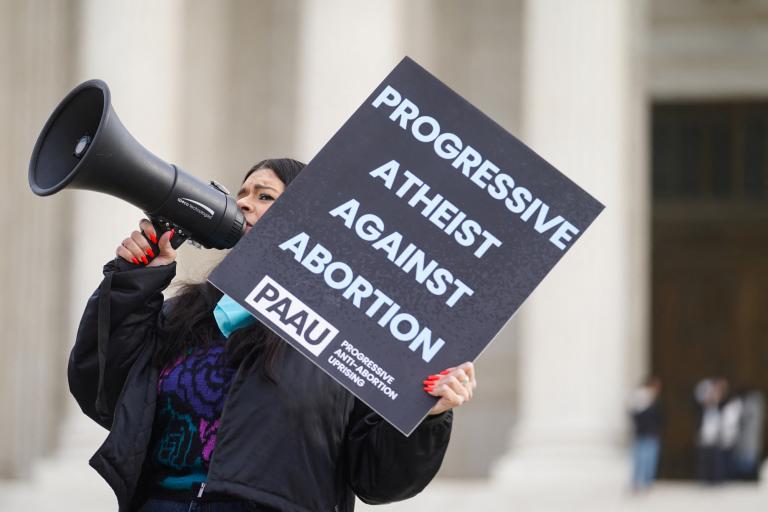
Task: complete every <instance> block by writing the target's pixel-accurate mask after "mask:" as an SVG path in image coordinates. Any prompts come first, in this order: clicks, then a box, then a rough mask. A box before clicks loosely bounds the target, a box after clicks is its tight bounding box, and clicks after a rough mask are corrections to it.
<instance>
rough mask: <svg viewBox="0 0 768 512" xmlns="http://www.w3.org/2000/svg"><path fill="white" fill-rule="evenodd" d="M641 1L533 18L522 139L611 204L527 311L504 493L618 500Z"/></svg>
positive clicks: (639, 102) (640, 210) (638, 307)
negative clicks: (516, 413)
mask: <svg viewBox="0 0 768 512" xmlns="http://www.w3.org/2000/svg"><path fill="white" fill-rule="evenodd" d="M642 4H643V2H637V1H635V0H590V1H588V2H572V1H569V0H536V1H529V2H527V4H526V6H525V18H524V31H525V36H524V46H523V55H524V65H523V116H522V119H523V122H522V139H523V140H524V141H525V142H526V143H527V144H528V145H530V146H531V147H532V148H533V149H534V150H535V151H537V152H538V153H539V154H540V155H542V156H543V157H544V158H545V159H547V160H548V161H550V162H551V163H552V164H553V165H554V166H555V167H557V168H558V169H560V170H561V171H562V172H563V173H565V174H566V175H567V176H569V177H570V178H571V179H573V180H574V181H575V182H576V183H577V184H579V185H580V186H582V187H583V188H585V189H586V190H587V191H589V192H590V193H591V194H593V195H594V196H595V197H597V198H598V199H599V200H600V201H602V202H603V203H604V204H606V205H607V208H606V210H605V211H604V212H603V214H602V215H601V216H600V218H598V220H597V221H596V222H595V223H594V225H593V226H592V227H591V228H590V229H589V231H588V232H587V233H586V234H585V235H584V236H583V237H582V239H581V240H580V241H579V242H578V243H577V244H576V246H575V247H574V248H573V249H572V250H571V251H570V252H569V253H568V254H566V255H565V257H564V258H563V261H562V262H561V263H560V264H559V265H558V266H557V267H556V268H555V269H554V270H553V271H552V273H551V274H550V275H549V276H547V278H546V279H545V280H544V282H543V283H542V285H541V286H540V287H539V288H538V289H537V290H536V291H535V292H534V293H533V295H532V296H531V297H530V298H529V300H528V302H527V303H526V304H525V305H524V306H523V308H522V309H521V311H520V319H519V320H520V323H519V328H520V336H521V343H522V346H521V349H520V393H521V396H520V421H519V423H518V425H517V426H516V428H515V429H514V432H513V436H512V447H511V451H510V453H509V454H508V455H507V457H506V458H505V459H504V461H503V462H502V463H501V464H500V465H499V466H498V467H497V471H496V479H497V482H498V483H499V484H501V485H503V487H504V489H509V490H512V489H514V491H511V492H512V495H513V496H514V495H517V494H518V493H519V494H520V495H527V494H530V493H537V494H538V495H539V496H540V497H541V498H542V500H543V501H544V502H546V499H547V496H548V493H546V492H542V491H544V490H546V489H554V488H557V489H558V493H560V492H566V493H571V494H573V495H584V496H587V495H589V493H592V492H594V491H597V490H599V491H600V494H601V495H602V496H603V497H605V498H606V499H609V498H610V497H611V496H617V495H618V493H619V492H620V491H621V490H622V488H623V486H624V485H625V484H626V482H627V475H628V468H626V467H625V465H624V458H623V456H622V452H623V448H622V440H623V439H624V438H625V433H626V413H625V397H626V395H627V393H628V391H629V389H630V386H631V385H632V384H633V383H634V382H635V380H636V379H637V378H638V377H639V373H640V370H641V367H642V361H643V360H644V359H645V355H644V354H643V349H642V347H644V346H646V343H647V322H646V314H647V313H646V303H647V300H648V292H647V284H646V281H647V275H648V271H647V257H646V251H647V239H648V235H647V232H648V227H647V214H646V211H647V208H648V190H647V186H646V183H647V182H648V181H649V180H648V178H647V176H648V174H647V170H646V163H645V157H644V152H645V148H644V145H643V132H644V127H645V114H644V108H645V107H644V101H645V99H644V94H645V92H644V86H643V84H644V80H643V76H642V54H641V52H640V51H639V48H638V44H639V39H638V36H639V35H640V34H641V33H642V32H641V30H640V29H641V25H642V22H643V21H644V19H645V17H644V9H643V6H642Z"/></svg>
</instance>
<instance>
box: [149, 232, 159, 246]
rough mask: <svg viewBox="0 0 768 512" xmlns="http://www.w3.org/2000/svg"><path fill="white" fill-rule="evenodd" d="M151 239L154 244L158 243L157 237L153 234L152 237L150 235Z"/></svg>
mask: <svg viewBox="0 0 768 512" xmlns="http://www.w3.org/2000/svg"><path fill="white" fill-rule="evenodd" d="M149 239H150V240H152V243H153V244H156V243H157V235H156V234H154V233H152V234H151V235H149Z"/></svg>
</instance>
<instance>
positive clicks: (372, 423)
mask: <svg viewBox="0 0 768 512" xmlns="http://www.w3.org/2000/svg"><path fill="white" fill-rule="evenodd" d="M452 422H453V411H446V412H444V413H442V414H438V415H436V416H428V417H427V418H425V419H424V421H422V422H421V424H420V425H419V426H418V427H416V429H415V430H414V431H413V432H412V433H411V435H410V436H409V437H406V436H404V435H403V434H402V433H400V432H399V431H398V430H397V429H395V428H394V427H393V426H392V425H390V424H389V423H387V422H386V421H384V419H383V418H382V417H381V416H379V415H378V414H376V413H375V412H373V411H372V410H371V409H370V408H369V407H368V406H366V405H365V404H364V403H362V402H361V401H359V400H357V399H355V406H354V410H353V412H352V417H351V421H350V427H349V430H348V434H347V457H348V461H347V462H348V464H347V471H348V474H347V482H348V483H349V485H350V487H351V488H352V490H353V491H354V492H355V494H356V495H357V496H358V497H359V498H360V499H361V500H362V501H364V502H365V503H369V504H372V505H376V504H382V503H388V502H392V501H399V500H404V499H407V498H410V497H413V496H415V495H416V494H418V493H419V492H421V491H422V490H423V489H424V488H425V487H426V486H427V484H429V482H430V481H432V478H433V477H434V476H435V474H436V473H437V471H438V469H440V464H442V462H443V456H444V455H445V451H446V449H447V448H448V441H449V439H450V436H451V424H452Z"/></svg>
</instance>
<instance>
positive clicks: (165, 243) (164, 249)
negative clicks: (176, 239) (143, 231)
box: [157, 229, 176, 254]
mask: <svg viewBox="0 0 768 512" xmlns="http://www.w3.org/2000/svg"><path fill="white" fill-rule="evenodd" d="M173 234H174V230H173V229H172V230H170V231H166V232H165V233H163V234H162V236H161V237H160V239H159V240H158V241H157V247H158V248H159V249H160V253H161V254H173V253H174V252H176V250H175V249H174V248H173V246H172V245H171V238H173Z"/></svg>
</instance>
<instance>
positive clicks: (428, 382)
mask: <svg viewBox="0 0 768 512" xmlns="http://www.w3.org/2000/svg"><path fill="white" fill-rule="evenodd" d="M433 382H434V381H432V380H429V379H427V380H425V381H424V382H422V384H424V385H425V386H431V385H432V383H433Z"/></svg>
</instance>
